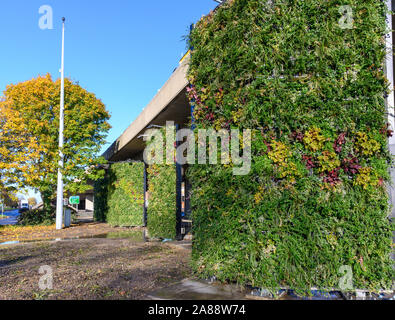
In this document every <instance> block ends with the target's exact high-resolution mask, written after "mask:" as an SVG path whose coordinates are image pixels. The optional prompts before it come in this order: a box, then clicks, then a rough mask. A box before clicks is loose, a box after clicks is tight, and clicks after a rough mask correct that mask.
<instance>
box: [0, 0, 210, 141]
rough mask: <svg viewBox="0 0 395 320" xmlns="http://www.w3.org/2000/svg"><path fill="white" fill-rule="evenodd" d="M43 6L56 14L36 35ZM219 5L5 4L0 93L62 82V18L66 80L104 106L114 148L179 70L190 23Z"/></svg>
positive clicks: (128, 1) (0, 20) (204, 0)
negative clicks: (32, 82) (40, 81)
mask: <svg viewBox="0 0 395 320" xmlns="http://www.w3.org/2000/svg"><path fill="white" fill-rule="evenodd" d="M42 5H50V6H51V7H52V8H53V16H54V20H53V25H54V29H53V30H41V29H40V28H39V24H38V22H39V19H40V16H41V15H40V14H39V8H40V7H41V6H42ZM216 5H217V3H216V2H214V1H213V0H189V1H185V0H167V1H165V0H151V1H142V0H141V1H137V0H112V1H103V0H95V1H94V0H83V1H81V0H52V1H49V0H1V11H0V42H1V45H0V48H1V49H0V91H1V92H3V91H4V90H5V87H6V85H7V84H10V83H18V82H21V81H25V80H28V79H31V78H33V77H36V76H38V75H40V74H41V75H44V74H46V73H48V72H49V73H50V74H52V76H53V78H58V77H59V68H60V53H61V17H62V16H65V17H66V19H67V20H66V50H65V55H66V58H65V74H66V76H67V77H70V78H72V79H73V80H76V81H79V83H80V85H81V86H82V87H84V88H85V89H87V90H88V91H90V92H93V93H95V94H96V95H97V97H98V98H100V99H102V101H103V102H104V103H105V105H106V106H107V109H108V110H109V111H110V113H111V121H110V123H111V125H112V126H113V128H112V129H111V131H110V133H109V137H108V141H109V142H112V141H114V140H115V139H116V138H117V137H118V136H119V135H120V134H121V133H122V132H123V131H124V130H125V129H126V128H127V127H128V126H129V124H130V123H131V122H132V121H133V120H134V119H135V118H136V117H137V116H138V114H139V113H140V112H141V111H142V109H143V108H144V107H145V106H146V105H147V104H148V102H149V101H150V100H151V99H152V98H153V96H154V95H155V94H156V92H157V91H158V89H159V88H161V87H162V85H163V84H164V83H165V81H166V80H167V79H168V77H169V76H170V75H171V73H172V72H173V70H174V68H175V67H176V66H177V65H178V61H179V59H180V57H181V55H182V54H183V53H185V51H186V43H185V41H184V40H183V37H184V36H185V35H187V34H188V30H189V26H190V24H191V23H193V22H196V21H197V20H199V19H200V17H201V16H202V15H205V14H207V13H209V12H210V10H212V9H214V8H215V7H216ZM107 146H108V145H106V146H105V147H104V149H105V148H106V147H107Z"/></svg>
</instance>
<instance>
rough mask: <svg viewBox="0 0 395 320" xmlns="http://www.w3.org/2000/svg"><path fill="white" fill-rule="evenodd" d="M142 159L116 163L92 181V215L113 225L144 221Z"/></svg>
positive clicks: (131, 224) (134, 224) (129, 225)
mask: <svg viewBox="0 0 395 320" xmlns="http://www.w3.org/2000/svg"><path fill="white" fill-rule="evenodd" d="M143 208H144V163H142V162H133V163H115V164H113V165H111V167H110V169H109V170H108V171H107V173H106V177H105V178H104V179H103V180H100V181H98V182H96V184H95V219H96V220H97V221H106V222H108V223H109V224H110V225H112V226H122V227H132V226H142V225H143Z"/></svg>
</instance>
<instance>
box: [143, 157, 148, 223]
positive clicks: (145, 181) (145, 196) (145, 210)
mask: <svg viewBox="0 0 395 320" xmlns="http://www.w3.org/2000/svg"><path fill="white" fill-rule="evenodd" d="M147 168H148V165H147V164H146V163H144V209H143V224H144V227H146V226H147V222H148V216H147V209H148V206H147V204H148V199H147V191H148V176H147Z"/></svg>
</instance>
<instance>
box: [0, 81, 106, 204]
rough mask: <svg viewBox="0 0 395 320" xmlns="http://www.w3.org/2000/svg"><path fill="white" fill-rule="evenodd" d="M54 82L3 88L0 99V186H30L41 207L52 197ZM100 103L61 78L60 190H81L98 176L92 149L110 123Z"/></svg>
mask: <svg viewBox="0 0 395 320" xmlns="http://www.w3.org/2000/svg"><path fill="white" fill-rule="evenodd" d="M59 105H60V80H57V81H53V80H52V78H51V76H50V75H46V76H39V77H37V78H35V79H32V80H29V81H26V82H22V83H19V84H16V85H9V86H7V88H6V90H5V92H4V97H3V98H2V100H0V114H1V115H2V116H1V117H0V175H1V176H2V180H3V177H4V184H8V185H9V184H10V183H11V184H13V185H18V186H20V187H22V188H27V187H30V188H34V189H35V190H38V191H39V192H40V193H41V196H42V199H43V202H44V207H46V208H48V207H49V206H50V202H51V200H52V199H53V198H54V197H55V195H56V184H57V170H58V162H59V150H58V134H59ZM109 118H110V116H109V113H108V112H107V111H106V108H105V105H104V104H103V103H102V102H101V101H100V100H99V99H97V98H96V96H95V95H94V94H93V93H90V92H88V91H86V90H85V89H83V88H82V87H81V86H80V85H79V84H77V83H74V82H72V81H71V80H70V79H65V130H64V148H63V150H62V151H63V154H64V167H63V169H62V171H63V176H64V183H65V193H66V192H70V193H80V192H81V193H82V192H85V191H87V190H88V189H90V188H91V186H90V185H89V183H88V182H89V181H90V180H97V179H99V178H101V177H102V175H103V171H102V170H101V169H99V165H100V164H102V163H103V162H104V159H103V158H102V157H98V156H97V155H98V153H99V151H100V149H101V146H102V144H103V143H104V142H105V137H106V135H107V132H108V130H109V129H110V125H109V123H108V122H107V121H108V119H109Z"/></svg>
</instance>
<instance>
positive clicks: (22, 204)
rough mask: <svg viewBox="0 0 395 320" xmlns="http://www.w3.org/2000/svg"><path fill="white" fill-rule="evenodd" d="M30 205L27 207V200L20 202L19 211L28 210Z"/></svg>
mask: <svg viewBox="0 0 395 320" xmlns="http://www.w3.org/2000/svg"><path fill="white" fill-rule="evenodd" d="M29 210H30V207H29V203H27V202H21V204H20V206H19V213H22V212H25V211H29Z"/></svg>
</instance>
